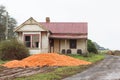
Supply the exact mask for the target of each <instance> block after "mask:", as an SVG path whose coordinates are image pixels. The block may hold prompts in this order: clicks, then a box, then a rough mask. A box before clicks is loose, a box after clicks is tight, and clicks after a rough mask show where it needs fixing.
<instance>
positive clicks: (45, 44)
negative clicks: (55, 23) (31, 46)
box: [41, 32, 49, 52]
mask: <svg viewBox="0 0 120 80" xmlns="http://www.w3.org/2000/svg"><path fill="white" fill-rule="evenodd" d="M41 36H42V42H41V44H42V52H48V46H49V45H48V44H49V43H48V42H49V40H48V34H47V32H42V34H41Z"/></svg>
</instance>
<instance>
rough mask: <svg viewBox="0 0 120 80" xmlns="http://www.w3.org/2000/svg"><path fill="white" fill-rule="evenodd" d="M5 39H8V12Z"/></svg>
mask: <svg viewBox="0 0 120 80" xmlns="http://www.w3.org/2000/svg"><path fill="white" fill-rule="evenodd" d="M5 39H6V40H7V39H8V12H6V30H5Z"/></svg>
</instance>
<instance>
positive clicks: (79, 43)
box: [60, 39, 87, 54]
mask: <svg viewBox="0 0 120 80" xmlns="http://www.w3.org/2000/svg"><path fill="white" fill-rule="evenodd" d="M86 48H87V43H86V40H85V39H78V40H77V48H76V49H71V50H72V53H73V54H75V53H77V49H81V50H82V52H83V53H86V52H87V51H86ZM62 49H65V40H64V39H62V40H60V51H62ZM67 49H70V47H69V39H67V40H66V50H67Z"/></svg>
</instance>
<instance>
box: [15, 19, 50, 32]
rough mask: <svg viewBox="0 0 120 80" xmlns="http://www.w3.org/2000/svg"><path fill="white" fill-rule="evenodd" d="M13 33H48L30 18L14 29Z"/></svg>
mask: <svg viewBox="0 0 120 80" xmlns="http://www.w3.org/2000/svg"><path fill="white" fill-rule="evenodd" d="M14 31H15V32H19V31H48V30H47V29H46V28H45V27H44V26H43V25H41V24H40V23H38V22H37V21H35V20H34V19H33V18H32V17H31V18H29V19H28V20H26V21H25V22H24V23H23V24H21V25H20V26H18V27H16V28H15V30H14Z"/></svg>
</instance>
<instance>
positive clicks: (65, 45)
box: [65, 39, 67, 51]
mask: <svg viewBox="0 0 120 80" xmlns="http://www.w3.org/2000/svg"><path fill="white" fill-rule="evenodd" d="M66 43H67V40H66V39H65V51H66V50H67V48H66Z"/></svg>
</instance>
